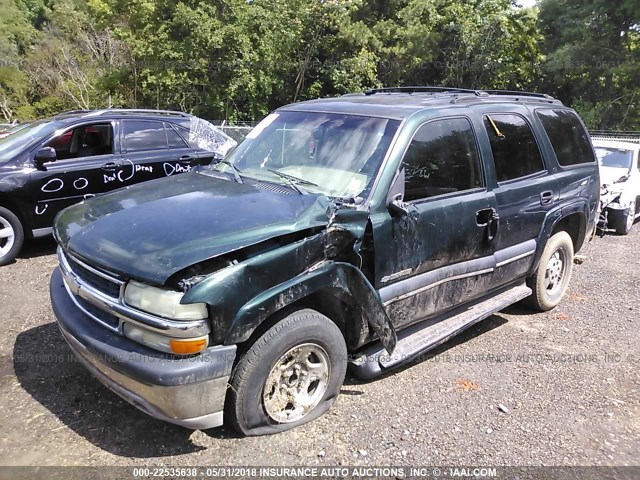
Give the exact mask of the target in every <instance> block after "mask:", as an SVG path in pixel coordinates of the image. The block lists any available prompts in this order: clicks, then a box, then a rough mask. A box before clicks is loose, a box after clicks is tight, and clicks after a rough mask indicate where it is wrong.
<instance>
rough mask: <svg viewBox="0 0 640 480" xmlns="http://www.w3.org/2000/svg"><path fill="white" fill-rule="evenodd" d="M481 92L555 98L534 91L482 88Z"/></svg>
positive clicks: (546, 98)
mask: <svg viewBox="0 0 640 480" xmlns="http://www.w3.org/2000/svg"><path fill="white" fill-rule="evenodd" d="M482 91H483V92H486V93H488V94H489V95H512V96H515V97H536V98H544V99H545V100H555V98H553V97H552V96H551V95H547V94H546V93H535V92H520V91H517V90H482Z"/></svg>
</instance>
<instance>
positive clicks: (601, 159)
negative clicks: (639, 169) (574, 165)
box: [595, 147, 633, 170]
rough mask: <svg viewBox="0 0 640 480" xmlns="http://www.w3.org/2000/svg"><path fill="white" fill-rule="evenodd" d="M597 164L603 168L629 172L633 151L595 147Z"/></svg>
mask: <svg viewBox="0 0 640 480" xmlns="http://www.w3.org/2000/svg"><path fill="white" fill-rule="evenodd" d="M595 151H596V157H598V163H599V164H600V165H601V166H603V167H612V168H622V169H624V170H630V169H631V166H632V165H633V151H632V150H626V149H618V148H605V147H595Z"/></svg>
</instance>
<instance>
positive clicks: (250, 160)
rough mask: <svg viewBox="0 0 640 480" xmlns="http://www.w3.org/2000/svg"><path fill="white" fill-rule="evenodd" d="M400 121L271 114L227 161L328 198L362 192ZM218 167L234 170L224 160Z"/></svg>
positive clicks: (249, 172) (252, 173) (246, 171)
mask: <svg viewBox="0 0 640 480" xmlns="http://www.w3.org/2000/svg"><path fill="white" fill-rule="evenodd" d="M398 125H399V122H398V121H397V120H390V119H386V118H378V117H364V116H358V115H343V114H336V113H320V112H287V111H284V112H278V113H273V114H271V115H269V116H268V117H266V118H265V119H264V120H263V121H262V122H260V124H258V125H257V126H256V127H255V128H254V129H253V130H252V131H251V132H250V133H249V134H248V135H247V136H246V138H245V140H244V141H243V142H242V143H241V144H240V145H239V146H238V147H237V148H236V149H235V150H234V151H233V152H232V153H231V154H230V155H229V157H228V158H227V160H228V161H229V162H231V163H233V165H234V166H235V167H236V168H237V169H239V171H240V172H241V174H242V175H247V176H251V177H255V178H258V179H260V180H266V181H269V182H276V183H282V184H289V185H291V184H295V185H296V186H297V187H300V188H302V189H304V190H306V191H308V192H309V193H322V194H324V195H327V196H330V197H340V198H347V197H348V198H355V197H357V196H361V197H364V196H365V195H366V194H367V193H368V192H369V191H370V189H371V186H372V184H373V180H374V178H375V176H376V174H377V172H378V170H379V168H380V165H381V163H382V160H383V158H384V156H385V154H386V152H387V150H388V149H389V146H390V144H391V141H392V139H393V137H394V135H395V132H396V130H397V128H398ZM216 168H217V169H219V170H222V171H230V170H231V169H230V167H228V166H227V165H224V164H219V166H217V167H216Z"/></svg>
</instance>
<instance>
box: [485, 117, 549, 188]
mask: <svg viewBox="0 0 640 480" xmlns="http://www.w3.org/2000/svg"><path fill="white" fill-rule="evenodd" d="M484 126H485V128H486V130H487V135H488V136H489V141H490V142H491V150H492V152H493V162H494V164H495V167H496V177H497V179H498V182H504V181H507V180H513V179H515V178H521V177H526V176H528V175H532V174H534V173H538V172H541V171H543V170H544V163H543V161H542V156H541V155H540V149H539V148H538V144H537V143H536V140H535V137H534V136H533V132H532V131H531V127H530V126H529V124H528V123H527V122H526V120H525V119H524V118H523V117H521V116H520V115H511V114H508V115H505V114H496V115H485V117H484Z"/></svg>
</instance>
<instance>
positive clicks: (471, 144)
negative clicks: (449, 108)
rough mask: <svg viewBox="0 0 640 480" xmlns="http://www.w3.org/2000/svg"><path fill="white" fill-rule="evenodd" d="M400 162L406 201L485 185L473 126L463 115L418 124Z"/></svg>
mask: <svg viewBox="0 0 640 480" xmlns="http://www.w3.org/2000/svg"><path fill="white" fill-rule="evenodd" d="M402 166H403V168H404V169H405V194H404V200H405V201H407V202H409V201H412V200H420V199H423V198H429V197H434V196H437V195H444V194H447V193H453V192H460V191H464V190H471V189H474V188H478V187H482V186H483V185H484V181H483V178H482V169H481V168H480V156H479V154H478V147H477V145H476V139H475V135H474V133H473V127H472V126H471V123H469V120H467V119H465V118H453V119H445V120H437V121H434V122H430V123H427V124H426V125H423V126H422V127H420V128H419V129H418V131H417V132H416V134H415V135H414V137H413V139H412V141H411V144H410V145H409V148H408V149H407V152H406V153H405V156H404V159H403V164H402Z"/></svg>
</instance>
